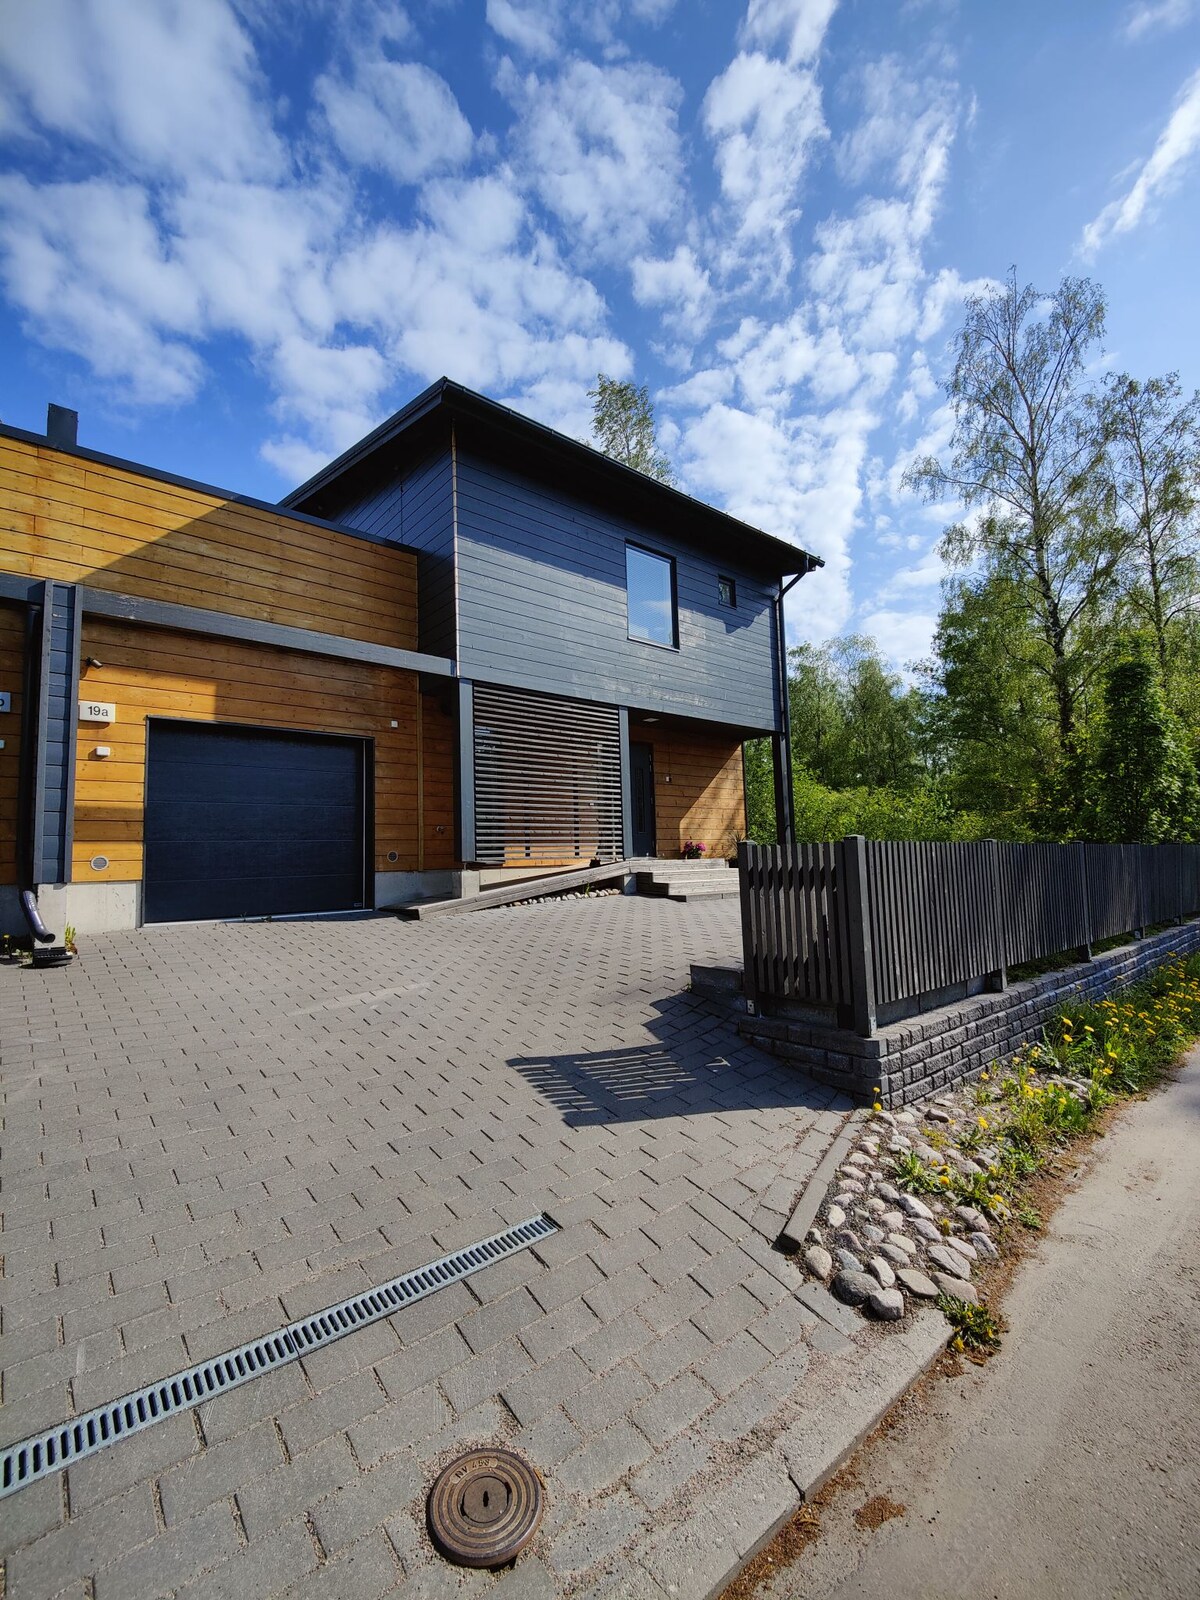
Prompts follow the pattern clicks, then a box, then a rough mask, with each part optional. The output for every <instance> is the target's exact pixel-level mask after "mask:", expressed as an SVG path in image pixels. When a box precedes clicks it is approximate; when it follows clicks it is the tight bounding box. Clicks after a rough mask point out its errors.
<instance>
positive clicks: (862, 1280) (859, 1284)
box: [830, 1271, 879, 1306]
mask: <svg viewBox="0 0 1200 1600" xmlns="http://www.w3.org/2000/svg"><path fill="white" fill-rule="evenodd" d="M830 1287H831V1288H832V1289H833V1292H834V1294H835V1295H837V1297H838V1299H839V1300H844V1301H845V1302H846V1304H847V1305H848V1306H860V1305H862V1303H863V1301H864V1300H865V1299H866V1298H867V1296H868V1295H872V1294H874V1293H875V1292H876V1291H877V1290H878V1288H879V1285H878V1284H877V1283H876V1282H875V1279H874V1278H870V1277H868V1276H867V1274H866V1273H865V1272H849V1271H843V1272H839V1273H838V1275H837V1277H836V1278H835V1279H834V1280H833V1283H832V1284H831V1286H830Z"/></svg>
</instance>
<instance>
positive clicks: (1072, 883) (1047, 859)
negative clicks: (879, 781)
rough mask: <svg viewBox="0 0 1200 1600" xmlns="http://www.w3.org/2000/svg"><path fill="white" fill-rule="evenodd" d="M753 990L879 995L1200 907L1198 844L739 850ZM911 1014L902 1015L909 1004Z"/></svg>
mask: <svg viewBox="0 0 1200 1600" xmlns="http://www.w3.org/2000/svg"><path fill="white" fill-rule="evenodd" d="M738 862H739V867H740V870H741V890H742V941H743V947H744V952H745V963H746V966H745V970H746V988H747V993H748V995H749V997H750V999H751V1000H753V1001H758V1000H767V1001H770V1000H771V999H778V1000H799V1001H803V1002H808V1003H811V1004H817V1005H823V1006H832V1007H837V1008H839V1010H841V1011H843V1012H844V1013H845V1014H846V1015H847V1017H848V1018H852V1020H853V1025H854V1026H855V1027H856V1028H857V1029H858V1030H859V1031H860V1032H864V1033H869V1032H871V1031H873V1029H874V1027H875V1019H876V1009H877V1007H891V1008H892V1015H893V1016H895V1015H897V1011H896V1007H897V1005H898V1004H899V1003H900V1002H903V1001H907V1000H913V1001H917V1000H920V999H921V998H922V997H928V996H931V995H936V994H938V993H939V992H942V991H945V990H948V989H954V988H955V987H956V986H959V985H963V984H969V983H971V982H973V981H975V980H978V979H985V978H989V977H994V978H996V979H999V978H1000V977H1001V975H1002V973H1003V972H1004V971H1005V970H1006V969H1007V968H1009V967H1014V966H1020V965H1022V964H1024V963H1026V962H1030V961H1037V960H1040V959H1042V958H1044V957H1046V956H1055V955H1060V954H1063V953H1066V952H1070V951H1073V950H1081V949H1083V948H1085V947H1087V946H1090V945H1093V944H1095V943H1097V942H1098V941H1099V940H1102V939H1109V938H1113V937H1115V936H1116V935H1118V934H1122V933H1128V932H1131V931H1133V930H1135V929H1141V928H1146V927H1151V926H1156V925H1158V924H1161V923H1169V922H1173V921H1177V920H1179V919H1181V918H1184V917H1190V916H1195V915H1197V914H1198V913H1200V845H1195V844H1163V845H1140V844H1126V845H1120V844H1115V845H1109V844H1064V845H1058V844H998V843H997V842H996V841H995V840H991V839H988V840H983V841H981V842H979V843H976V844H926V843H894V842H883V841H868V840H866V839H862V838H850V839H843V840H841V841H840V842H839V843H837V844H805V845H776V846H769V847H768V846H761V845H752V844H743V845H742V846H741V847H740V848H739V853H738ZM901 1014H907V1013H901Z"/></svg>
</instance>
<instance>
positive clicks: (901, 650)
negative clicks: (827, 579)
mask: <svg viewBox="0 0 1200 1600" xmlns="http://www.w3.org/2000/svg"><path fill="white" fill-rule="evenodd" d="M807 581H808V580H807V579H806V580H805V582H807ZM937 620H938V619H937V613H936V612H933V611H928V610H925V611H898V610H896V609H895V608H893V607H890V606H881V607H880V608H879V609H877V610H874V611H868V612H867V613H866V615H865V616H863V617H861V618H859V619H858V621H857V622H856V624H855V629H856V631H857V632H860V633H867V634H870V635H871V637H872V638H873V639H874V640H875V641H876V643H877V644H878V645H879V648H880V649H881V650H882V651H883V654H884V655H885V656H887V657H888V658H890V659H891V660H892V661H893V662H895V663H896V665H897V666H898V667H900V668H901V669H903V668H904V667H906V666H908V665H909V664H911V663H914V662H917V661H921V660H923V659H924V658H925V657H926V656H928V655H929V653H930V650H931V648H932V645H933V636H934V634H935V633H936V632H937Z"/></svg>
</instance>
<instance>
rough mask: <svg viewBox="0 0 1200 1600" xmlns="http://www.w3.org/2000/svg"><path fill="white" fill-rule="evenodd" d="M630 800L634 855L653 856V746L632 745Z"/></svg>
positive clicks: (630, 749)
mask: <svg viewBox="0 0 1200 1600" xmlns="http://www.w3.org/2000/svg"><path fill="white" fill-rule="evenodd" d="M629 799H630V803H631V805H632V807H633V853H634V855H635V856H652V855H653V854H654V847H655V832H654V747H653V745H649V744H632V743H631V744H630V746H629Z"/></svg>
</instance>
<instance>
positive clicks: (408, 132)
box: [314, 56, 474, 183]
mask: <svg viewBox="0 0 1200 1600" xmlns="http://www.w3.org/2000/svg"><path fill="white" fill-rule="evenodd" d="M314 92H315V94H316V97H317V99H318V101H319V102H320V103H321V105H322V106H323V108H324V111H325V115H326V116H327V117H328V119H329V127H330V131H331V132H332V134H333V137H334V141H335V142H336V144H337V147H338V149H339V150H340V151H341V152H342V154H343V155H344V156H345V157H346V158H347V160H349V161H351V162H355V163H358V164H360V165H362V166H364V167H375V168H377V169H378V170H379V171H381V172H386V173H388V174H389V175H390V176H391V177H393V178H395V179H396V180H397V181H398V182H400V183H419V182H420V181H421V179H423V178H426V177H428V176H429V175H430V174H431V173H435V172H446V171H453V170H454V169H455V168H457V167H461V166H462V165H463V163H464V162H466V161H467V160H468V159H469V157H470V155H471V148H472V145H473V144H474V135H473V134H472V132H471V125H470V123H469V122H468V121H467V119H466V117H464V116H463V114H462V111H461V110H460V109H459V104H458V101H457V100H456V99H455V98H454V95H453V93H452V92H451V89H450V86H449V84H448V83H447V82H446V81H445V79H444V78H440V77H439V76H438V74H437V73H436V72H432V71H430V69H429V68H428V67H426V66H424V65H423V64H422V63H421V62H418V61H382V60H381V61H375V60H370V59H368V58H366V57H364V56H359V57H357V58H356V59H355V61H354V63H353V68H352V71H351V74H350V76H349V77H343V76H340V75H336V74H327V75H326V76H324V77H322V78H319V79H318V80H317V84H316V87H315V91H314Z"/></svg>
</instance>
